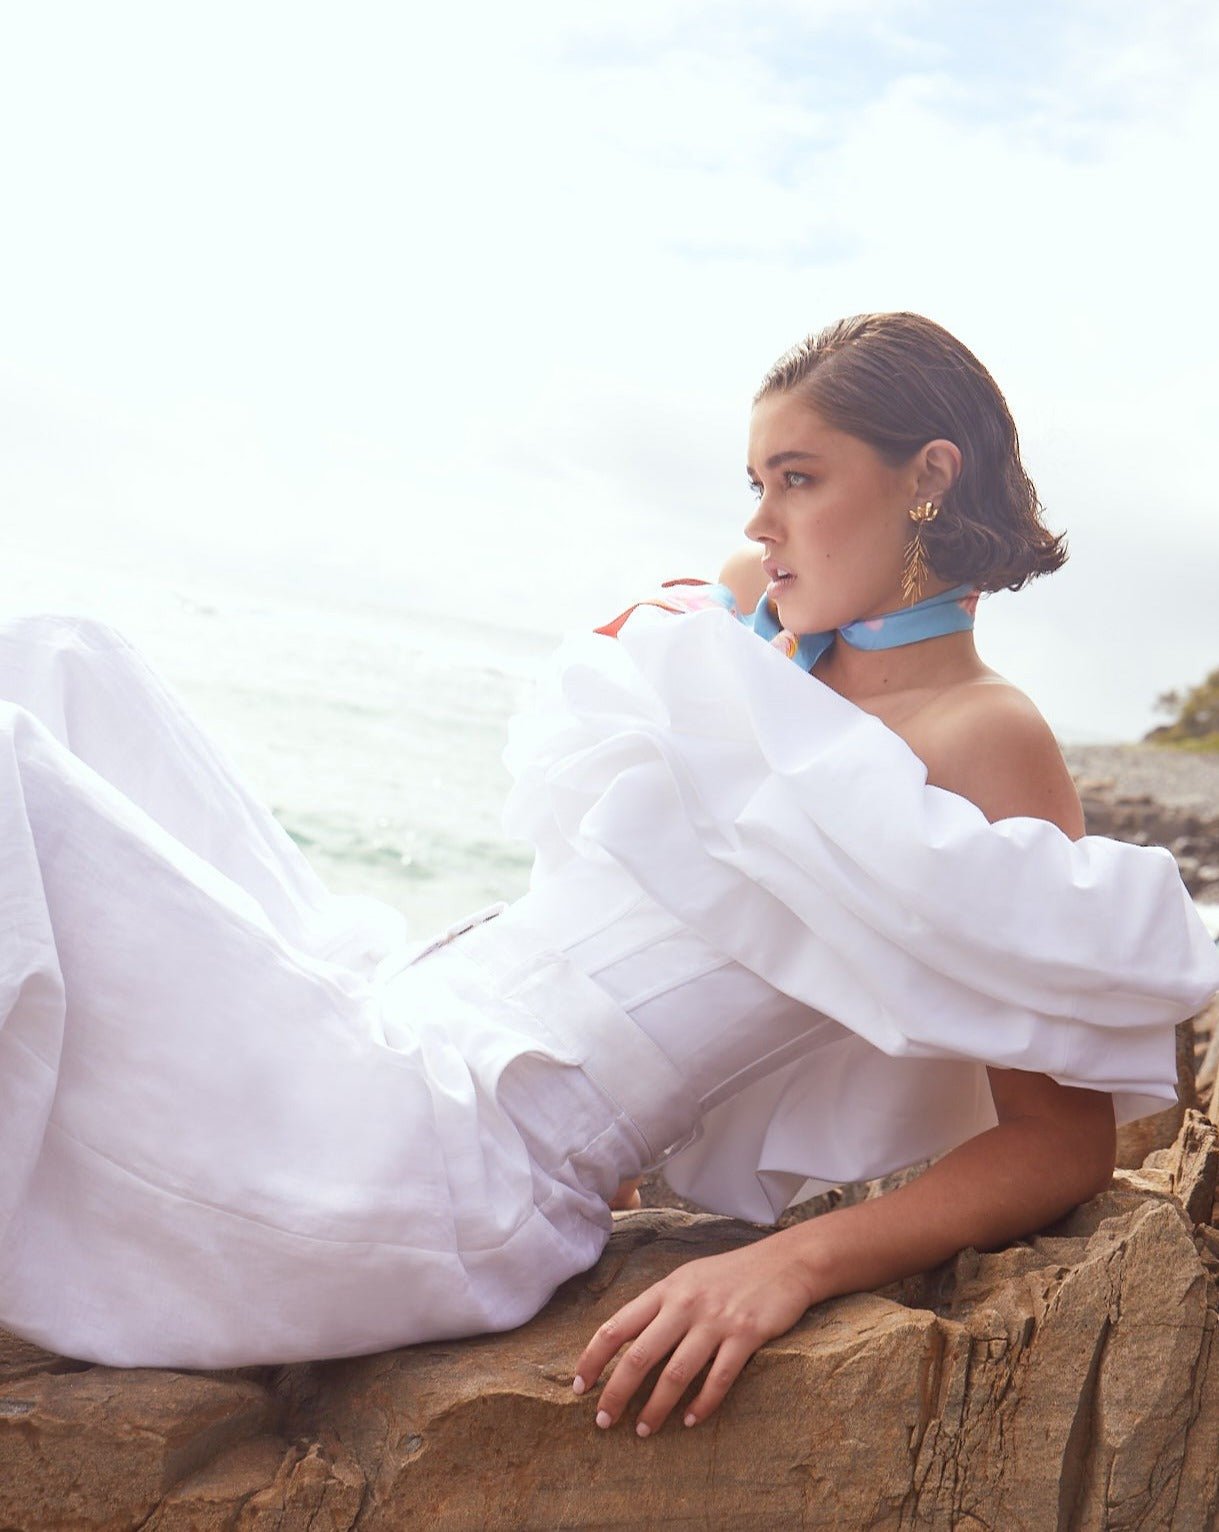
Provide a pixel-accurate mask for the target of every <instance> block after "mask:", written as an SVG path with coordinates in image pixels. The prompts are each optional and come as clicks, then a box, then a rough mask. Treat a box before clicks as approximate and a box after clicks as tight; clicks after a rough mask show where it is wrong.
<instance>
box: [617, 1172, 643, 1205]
mask: <svg viewBox="0 0 1219 1532" xmlns="http://www.w3.org/2000/svg"><path fill="white" fill-rule="evenodd" d="M642 1185H643V1177H642V1176H637V1177H636V1178H635V1179H634V1180H633V1181H623V1183H622V1185H621V1186H619V1188H618V1190H617V1191H616V1192H615V1193H614V1195H613V1196H612V1197H611V1198H610V1200H609V1210H610V1212H611V1213H634V1212H636V1211H637V1210H638V1209H639V1208H641V1207H642V1206H643V1198H642V1197H641V1196H640V1194H639V1188H640V1187H641V1186H642Z"/></svg>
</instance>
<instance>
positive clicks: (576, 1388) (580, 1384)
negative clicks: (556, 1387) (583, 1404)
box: [571, 1373, 584, 1394]
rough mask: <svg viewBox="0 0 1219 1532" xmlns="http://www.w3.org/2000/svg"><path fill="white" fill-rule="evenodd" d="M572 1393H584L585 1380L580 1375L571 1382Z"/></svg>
mask: <svg viewBox="0 0 1219 1532" xmlns="http://www.w3.org/2000/svg"><path fill="white" fill-rule="evenodd" d="M571 1391H572V1393H573V1394H582V1393H583V1392H584V1379H583V1378H582V1377H581V1376H580V1374H579V1373H577V1374H576V1375H575V1377H574V1378H573V1379H572V1380H571Z"/></svg>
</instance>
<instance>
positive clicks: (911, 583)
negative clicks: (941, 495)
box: [902, 500, 940, 606]
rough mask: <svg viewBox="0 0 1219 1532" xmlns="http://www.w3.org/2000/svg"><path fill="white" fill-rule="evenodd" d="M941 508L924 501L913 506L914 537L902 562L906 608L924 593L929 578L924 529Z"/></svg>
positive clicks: (929, 501) (911, 512) (903, 595)
mask: <svg viewBox="0 0 1219 1532" xmlns="http://www.w3.org/2000/svg"><path fill="white" fill-rule="evenodd" d="M939 513H940V508H939V506H938V505H936V503H935V501H934V500H924V501H923V502H922V504H921V505H916V506H912V507H911V509H910V520H911V521H912V522H913V523H914V536H913V537H912V538H911V539H910V541H909V542H908V543H907V544H906V556H905V559H904V560H903V562H902V602H903V604H904V605H906V606H913V605H914V603H915V602H916V601H917V600H918V599H919V596H920V595H921V593H922V589H923V581H924V580H925V579H926V577H927V550H926V548H925V547H924V546H923V528H924V527H925V526H926V525H927V523H928V522H929V521H934V520H935V518H936V517H937V516H938V515H939Z"/></svg>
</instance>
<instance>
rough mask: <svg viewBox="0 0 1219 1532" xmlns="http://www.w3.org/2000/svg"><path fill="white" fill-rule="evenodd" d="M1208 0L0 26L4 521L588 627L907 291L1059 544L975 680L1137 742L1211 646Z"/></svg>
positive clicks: (1009, 615)
mask: <svg viewBox="0 0 1219 1532" xmlns="http://www.w3.org/2000/svg"><path fill="white" fill-rule="evenodd" d="M1217 14H1219V13H1217V12H1216V9H1215V7H1213V6H1212V5H1209V4H1203V3H1193V0H1161V3H1159V4H1157V5H1155V6H1150V5H1146V4H1141V3H1140V4H1130V3H1123V0H1105V3H1096V4H1092V3H1086V0H1067V3H1062V4H1050V3H1042V0H1032V3H1026V4H1023V5H1021V6H1019V7H1015V6H1012V5H1010V4H1006V3H1005V4H1002V5H1000V4H987V3H975V4H964V3H961V4H954V3H951V0H949V3H943V0H940V3H901V0H891V3H890V0H852V3H850V4H847V3H839V0H806V3H796V0H790V3H776V0H738V3H714V0H712V3H684V0H637V3H623V0H599V3H598V4H597V5H596V6H591V5H588V6H585V5H580V4H573V3H571V0H517V3H515V4H510V5H509V4H502V3H494V4H492V3H487V4H462V3H461V0H455V3H450V4H444V5H439V4H437V5H432V6H429V7H427V8H424V7H420V6H416V5H411V4H405V3H398V4H390V3H360V0H355V3H351V0H348V3H344V4H341V5H340V4H337V3H332V4H327V5H319V4H309V3H302V0H294V3H292V4H271V3H259V0H241V3H240V4H233V3H224V0H209V3H208V4H206V5H203V4H186V3H166V0H156V3H149V4H144V5H137V4H131V3H126V0H107V3H106V4H104V5H100V4H97V3H96V0H89V3H76V4H69V3H57V0H42V3H38V4H30V3H29V0H23V3H20V4H17V3H2V4H0V16H2V17H3V27H2V32H3V35H2V36H0V146H2V147H0V209H2V211H0V217H2V218H3V238H2V239H0V308H2V313H0V404H2V408H0V496H2V497H3V500H2V503H3V515H4V527H5V535H6V538H7V539H8V541H9V544H10V547H11V548H12V549H13V551H14V553H17V552H19V551H24V552H26V553H28V554H30V555H31V556H37V557H56V558H63V559H64V560H65V561H67V560H69V559H71V558H76V559H78V560H79V559H82V558H84V559H96V560H98V561H99V562H98V567H99V569H100V568H101V567H102V562H103V561H104V559H113V558H119V557H121V558H123V559H128V560H136V561H142V562H143V564H145V565H146V566H147V567H148V568H149V570H152V571H156V572H157V573H158V576H160V575H162V574H163V575H164V576H166V577H168V578H173V579H176V580H179V581H188V580H190V579H197V580H203V579H205V578H213V579H221V578H224V577H225V571H226V570H227V569H238V570H240V571H241V574H242V578H262V577H264V576H265V577H266V578H268V579H270V578H271V577H272V575H273V574H274V573H276V572H278V573H280V574H282V575H284V576H285V577H286V578H290V579H291V580H292V581H293V582H294V583H295V584H296V585H298V587H300V588H302V589H308V588H309V587H310V585H311V583H312V584H313V585H318V584H320V583H322V582H329V584H330V585H331V586H332V587H333V586H334V585H335V584H336V583H338V584H339V585H346V586H347V587H349V588H350V589H351V591H353V592H355V593H357V594H358V593H361V592H367V593H368V595H369V596H370V598H374V599H379V600H385V599H389V600H395V601H401V602H402V603H404V604H415V605H423V606H439V605H449V606H452V607H463V606H472V607H473V608H475V609H477V610H480V611H485V612H486V613H488V614H489V615H491V616H492V617H495V618H500V619H502V618H504V617H505V616H507V617H509V618H512V617H515V618H516V620H519V621H520V622H521V623H522V624H523V625H528V626H533V627H540V626H545V625H547V620H549V624H550V625H551V626H562V625H563V624H566V623H569V622H570V623H580V622H584V621H590V622H591V621H601V620H604V619H605V618H606V617H607V616H609V615H611V614H612V612H613V611H616V610H618V609H619V607H620V606H621V605H624V604H626V600H627V599H628V598H629V597H630V596H631V595H632V593H634V594H638V593H639V592H640V590H641V589H646V588H647V587H648V586H649V585H650V584H651V583H653V582H654V581H655V580H657V579H661V578H667V577H671V576H674V575H683V574H696V575H704V576H706V577H713V576H714V575H715V573H716V572H717V571H718V567H719V564H720V562H721V561H722V558H723V556H724V555H725V554H726V553H727V552H728V551H730V549H732V548H733V547H735V546H737V545H738V544H739V543H740V542H741V541H742V540H743V539H742V533H741V528H742V526H743V525H744V523H745V521H746V520H747V519H748V517H749V515H750V512H751V509H752V501H751V499H750V497H749V496H748V494H747V492H746V485H745V475H744V459H745V441H746V433H747V426H748V408H749V399H750V396H751V394H752V392H753V390H754V389H755V388H756V386H757V383H758V382H759V380H760V378H761V376H762V374H763V373H764V372H765V370H766V368H767V367H768V366H769V365H770V364H771V362H773V361H774V360H775V358H776V357H777V356H778V355H779V354H780V353H781V352H782V351H784V350H785V349H786V348H787V347H788V346H790V345H791V344H792V343H793V342H795V341H796V340H798V339H800V338H801V337H802V336H803V335H805V334H806V333H808V332H809V331H811V330H814V329H818V328H820V327H821V326H822V325H823V324H825V323H827V322H828V321H830V320H832V319H834V318H836V317H838V316H840V315H842V314H848V313H856V312H859V311H862V310H874V309H892V308H910V309H915V310H918V311H920V312H923V313H926V314H929V315H930V316H932V317H933V318H935V319H937V320H939V321H940V322H941V323H943V324H945V325H947V326H948V327H949V328H950V329H951V330H953V331H954V332H955V333H956V334H957V335H959V336H960V338H961V339H962V340H963V341H964V342H965V343H966V344H967V345H969V346H970V347H971V348H972V349H973V350H974V351H976V352H977V354H978V355H979V356H980V357H981V359H982V360H983V361H984V362H985V363H986V365H987V366H988V367H989V368H990V369H991V371H992V372H993V373H994V374H995V376H996V378H997V379H998V381H999V384H1000V386H1001V387H1002V388H1003V389H1004V390H1005V392H1006V394H1007V396H1008V399H1009V402H1010V403H1011V405H1012V408H1013V411H1014V413H1015V415H1016V418H1017V421H1018V423H1019V425H1020V428H1021V433H1022V439H1023V443H1024V449H1025V459H1026V465H1027V467H1028V468H1029V470H1030V472H1031V474H1032V476H1033V478H1034V480H1035V481H1036V483H1037V485H1038V488H1039V490H1040V492H1041V496H1042V499H1043V501H1044V502H1045V505H1046V508H1047V521H1048V523H1049V524H1050V525H1051V526H1052V527H1053V528H1054V529H1055V530H1059V529H1061V528H1063V527H1065V528H1066V529H1067V532H1068V535H1069V538H1070V548H1071V561H1070V563H1069V564H1068V565H1067V567H1066V568H1065V569H1064V570H1063V571H1062V572H1061V573H1059V574H1057V575H1055V576H1053V577H1051V578H1049V579H1045V580H1041V581H1038V582H1035V583H1034V585H1032V586H1031V587H1029V588H1028V589H1027V590H1026V591H1024V592H1021V593H1019V594H1016V595H1012V594H1006V593H1005V594H1001V595H998V596H995V597H993V598H991V599H989V600H988V601H987V602H984V603H983V605H982V607H981V609H980V612H979V618H978V627H977V638H978V647H979V650H980V652H981V653H982V655H983V658H984V659H986V660H987V661H988V663H990V664H991V665H993V666H995V667H996V668H997V669H999V670H1000V671H1002V672H1003V673H1004V674H1006V675H1008V676H1009V677H1010V678H1011V679H1013V680H1015V681H1017V682H1018V683H1019V684H1021V685H1023V686H1025V687H1026V688H1027V689H1028V690H1029V692H1030V694H1031V695H1032V696H1033V698H1034V700H1035V701H1037V702H1038V703H1039V705H1040V706H1041V707H1042V709H1043V711H1044V712H1045V713H1046V715H1047V717H1048V718H1049V719H1050V721H1051V723H1052V724H1053V725H1054V727H1055V728H1056V729H1058V731H1059V732H1060V734H1061V735H1063V736H1064V737H1070V738H1090V737H1092V738H1103V737H1116V738H1121V737H1135V736H1137V734H1139V733H1141V732H1142V731H1143V730H1144V729H1146V728H1147V727H1149V726H1150V724H1152V723H1153V722H1155V721H1156V716H1155V714H1154V713H1153V711H1152V704H1153V702H1154V699H1155V697H1156V695H1157V694H1158V693H1159V692H1160V691H1162V690H1164V689H1166V688H1168V687H1170V686H1181V685H1188V684H1190V683H1191V682H1194V681H1197V680H1200V679H1201V678H1202V676H1203V675H1204V674H1205V673H1206V672H1207V671H1208V670H1210V669H1211V668H1213V667H1214V666H1215V665H1219V617H1216V615H1215V613H1216V601H1215V590H1216V585H1217V583H1219V581H1217V576H1219V516H1217V515H1216V513H1215V510H1214V498H1215V496H1214V490H1213V478H1214V474H1213V461H1214V455H1215V449H1214V445H1213V442H1214V421H1215V417H1216V406H1217V404H1219V399H1217V392H1219V391H1217V389H1216V386H1215V382H1214V378H1215V358H1216V355H1219V321H1217V319H1216V307H1215V303H1214V297H1213V286H1214V275H1213V273H1214V266H1215V247H1214V241H1213V237H1212V219H1213V214H1212V206H1211V204H1212V203H1213V200H1214V199H1213V190H1212V191H1209V192H1208V191H1207V189H1206V188H1207V187H1212V188H1213V184H1214V156H1215V150H1216V146H1217V145H1219V133H1217V132H1216V128H1217V118H1219V104H1217V100H1216V95H1217V93H1216V92H1215V91H1214V88H1213V84H1214V79H1215V77H1216V74H1215V71H1216V64H1217V62H1219V22H1217V20H1216V16H1217ZM573 577H577V578H573ZM10 578H11V577H10ZM560 582H562V583H560ZM543 584H546V585H548V586H549V588H550V589H551V590H552V592H553V602H552V605H551V607H550V610H549V617H548V618H547V614H545V613H540V612H539V595H540V591H541V589H542V587H543ZM6 594H7V595H8V596H9V597H10V598H11V597H12V596H13V595H14V592H13V591H12V590H11V588H9V589H7V590H6ZM16 594H17V595H18V597H19V592H18V593H16ZM104 598H105V589H104V582H102V581H101V577H100V576H99V604H103V603H104ZM615 603H616V604H615ZM111 615H112V616H113V617H114V618H115V619H116V620H119V621H120V623H121V616H122V614H121V612H112V613H111Z"/></svg>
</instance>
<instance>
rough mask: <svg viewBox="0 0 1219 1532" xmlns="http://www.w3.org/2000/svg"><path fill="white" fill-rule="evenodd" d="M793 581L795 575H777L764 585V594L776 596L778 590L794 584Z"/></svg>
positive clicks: (794, 580)
mask: <svg viewBox="0 0 1219 1532" xmlns="http://www.w3.org/2000/svg"><path fill="white" fill-rule="evenodd" d="M795 582H796V577H795V575H792V574H789V575H779V576H778V577H777V578H776V579H773V580H772V581H771V582H770V584H769V585H768V586H767V587H766V594H767V595H768V596H777V595H778V594H779V592H780V591H782V590H786V589H787V588H788V586H789V585H794V584H795Z"/></svg>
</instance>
